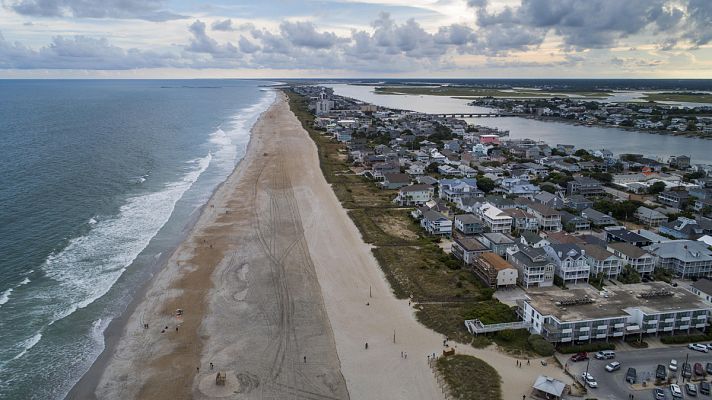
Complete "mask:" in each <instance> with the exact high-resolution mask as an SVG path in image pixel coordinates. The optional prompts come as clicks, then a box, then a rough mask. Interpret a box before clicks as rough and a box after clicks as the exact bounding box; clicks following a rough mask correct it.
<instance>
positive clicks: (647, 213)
mask: <svg viewBox="0 0 712 400" xmlns="http://www.w3.org/2000/svg"><path fill="white" fill-rule="evenodd" d="M635 218H637V219H638V221H640V223H641V224H643V225H645V226H647V227H656V226H660V225H662V224H664V223H665V222H667V220H668V218H667V216H666V215H665V214H663V213H661V212H659V211H655V210H652V209H650V208H647V207H643V206H640V207H638V209H637V210H636V211H635Z"/></svg>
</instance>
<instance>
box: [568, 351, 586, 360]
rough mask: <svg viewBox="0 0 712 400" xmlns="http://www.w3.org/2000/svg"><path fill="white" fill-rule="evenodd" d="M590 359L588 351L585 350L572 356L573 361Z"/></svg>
mask: <svg viewBox="0 0 712 400" xmlns="http://www.w3.org/2000/svg"><path fill="white" fill-rule="evenodd" d="M585 360H588V353H586V352H585V351H584V352H582V353H576V354H574V355H573V356H571V361H585Z"/></svg>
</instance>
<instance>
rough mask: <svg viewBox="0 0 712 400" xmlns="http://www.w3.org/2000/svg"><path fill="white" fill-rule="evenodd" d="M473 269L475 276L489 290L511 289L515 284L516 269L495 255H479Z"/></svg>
mask: <svg viewBox="0 0 712 400" xmlns="http://www.w3.org/2000/svg"><path fill="white" fill-rule="evenodd" d="M473 267H474V271H475V274H476V275H477V276H478V277H479V278H480V279H481V280H482V282H484V284H485V285H487V286H489V287H490V288H493V289H497V288H501V287H512V286H516V284H517V270H516V268H514V267H513V266H512V264H510V263H508V262H507V260H505V259H504V258H502V257H501V256H499V255H497V254H494V253H482V254H480V256H479V257H478V258H477V259H476V260H475V263H474V264H473Z"/></svg>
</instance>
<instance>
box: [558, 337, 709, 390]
mask: <svg viewBox="0 0 712 400" xmlns="http://www.w3.org/2000/svg"><path fill="white" fill-rule="evenodd" d="M594 355H595V353H589V357H590V363H589V366H588V372H589V373H590V374H591V375H593V377H594V378H595V379H596V381H597V382H598V388H588V395H586V396H585V397H586V398H597V399H599V400H604V399H605V400H609V399H610V400H614V399H615V400H625V399H628V398H629V397H628V396H629V395H633V396H634V399H653V398H654V396H653V389H654V387H655V386H654V385H655V369H656V367H657V365H658V364H662V365H664V366H665V368H666V370H667V374H668V376H671V374H672V376H673V377H674V380H673V383H675V380H678V384H679V385H680V387H681V389H682V391H683V398H695V397H690V396H687V394H686V393H685V388H684V386H683V385H682V376H681V375H680V374H681V372H682V364H683V363H684V362H685V359H686V357H688V356H689V359H688V363H690V365H691V366H692V365H694V364H695V363H698V362H699V363H701V364H702V366H703V368H704V366H705V364H706V363H708V362H712V351H710V352H709V353H702V352H699V351H694V350H690V349H688V348H687V347H686V346H676V347H668V348H662V349H640V350H633V351H624V352H616V358H615V359H614V360H615V361H618V362H620V363H621V368H620V369H619V370H617V371H615V372H607V371H606V370H605V369H604V368H605V366H606V364H608V363H610V362H612V361H614V360H596V359H595V357H594ZM672 359H675V360H677V362H678V370H677V372H673V371H670V370H669V369H668V365H669V364H670V360H672ZM567 364H568V370H569V372H570V373H571V374H572V375H573V376H574V377H575V378H576V380H577V381H579V382H581V374H582V373H583V372H584V371H586V364H587V362H586V361H579V362H572V361H568V362H567ZM631 367H632V368H635V369H636V371H637V375H638V384H636V385H634V386H631V385H630V384H628V383H627V382H626V381H625V374H626V371H627V370H628V368H631ZM692 379H693V381H692V382H693V383H695V382H699V381H700V380H702V379H703V378H701V377H696V376H694V374H693V377H692ZM704 379H706V380H708V381H709V380H710V379H712V376H710V377H707V378H704ZM643 382H646V384H647V386H646V387H643V385H642V383H643ZM660 387H661V388H662V389H663V390H664V391H665V394H666V396H667V399H669V400H671V399H672V394H671V393H670V388H669V387H668V385H667V384H665V385H663V386H660ZM696 398H701V399H705V398H710V396H709V395H703V394H701V393H699V387H698V393H697V397H696Z"/></svg>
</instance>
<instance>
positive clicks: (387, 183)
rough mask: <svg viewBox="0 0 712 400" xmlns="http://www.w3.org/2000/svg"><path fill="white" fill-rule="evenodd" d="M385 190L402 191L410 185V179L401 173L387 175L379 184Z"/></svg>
mask: <svg viewBox="0 0 712 400" xmlns="http://www.w3.org/2000/svg"><path fill="white" fill-rule="evenodd" d="M379 184H380V185H381V187H382V188H383V189H400V188H402V187H404V186H408V185H410V177H409V176H408V175H407V174H401V173H385V174H383V181H381V182H379Z"/></svg>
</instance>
